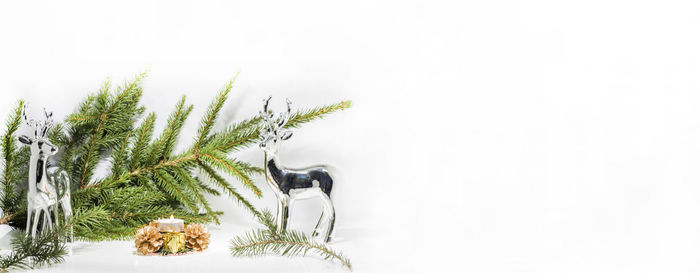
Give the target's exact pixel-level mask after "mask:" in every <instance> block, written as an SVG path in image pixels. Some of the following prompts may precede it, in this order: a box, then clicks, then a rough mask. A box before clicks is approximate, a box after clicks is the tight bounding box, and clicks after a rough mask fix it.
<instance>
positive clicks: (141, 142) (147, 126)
mask: <svg viewBox="0 0 700 273" xmlns="http://www.w3.org/2000/svg"><path fill="white" fill-rule="evenodd" d="M155 121H156V114H155V113H151V114H149V115H148V117H146V120H144V121H143V123H142V124H141V126H140V127H139V128H138V129H136V132H137V133H136V142H135V144H134V147H133V149H132V150H131V151H132V152H131V164H130V165H129V170H131V171H134V169H135V168H136V166H138V165H140V163H141V161H142V159H141V156H142V153H143V150H144V149H145V148H146V147H147V145H148V143H149V142H150V141H151V135H152V134H153V125H154V123H155Z"/></svg>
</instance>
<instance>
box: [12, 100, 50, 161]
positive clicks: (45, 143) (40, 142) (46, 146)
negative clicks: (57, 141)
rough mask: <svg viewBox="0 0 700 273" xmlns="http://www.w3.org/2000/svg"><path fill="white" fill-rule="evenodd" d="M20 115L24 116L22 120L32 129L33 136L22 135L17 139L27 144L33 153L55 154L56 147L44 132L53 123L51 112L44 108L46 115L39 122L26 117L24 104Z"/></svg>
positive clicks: (40, 154) (42, 154) (41, 154)
mask: <svg viewBox="0 0 700 273" xmlns="http://www.w3.org/2000/svg"><path fill="white" fill-rule="evenodd" d="M22 116H23V117H24V122H25V123H26V124H27V125H28V126H29V127H31V128H32V129H34V137H31V136H26V135H23V136H20V137H19V141H20V142H22V143H24V144H26V145H29V146H30V147H31V151H32V154H33V155H34V154H37V155H39V156H49V155H54V154H56V152H57V151H58V148H56V146H55V145H53V144H51V142H50V141H49V139H48V138H47V137H46V133H47V132H48V131H49V128H50V127H51V124H52V123H53V119H52V117H53V113H52V112H47V111H46V109H44V116H46V119H45V120H44V121H43V122H39V121H36V120H34V119H29V118H28V117H27V105H24V109H23V113H22Z"/></svg>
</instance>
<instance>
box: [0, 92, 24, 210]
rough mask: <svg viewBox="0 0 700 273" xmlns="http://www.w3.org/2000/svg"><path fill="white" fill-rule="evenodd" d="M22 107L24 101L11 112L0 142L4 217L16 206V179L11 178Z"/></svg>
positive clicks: (0, 201)
mask: <svg viewBox="0 0 700 273" xmlns="http://www.w3.org/2000/svg"><path fill="white" fill-rule="evenodd" d="M23 107H24V101H21V100H20V101H19V102H18V103H17V107H15V109H14V110H13V111H12V115H11V116H10V118H9V119H8V120H7V123H6V124H7V129H6V130H5V134H4V135H3V136H2V141H1V142H0V149H2V155H3V167H4V168H3V172H2V177H1V178H0V183H1V184H2V192H1V193H0V206H1V207H2V211H3V212H4V214H5V216H7V215H11V214H12V213H13V212H14V210H15V208H16V207H17V206H18V204H17V202H16V201H17V200H16V199H17V195H18V194H17V192H16V190H15V181H16V179H15V178H16V177H13V174H14V172H13V167H14V165H15V161H14V160H15V158H16V155H17V147H16V146H17V144H16V142H17V141H16V139H17V138H16V137H15V132H17V129H19V125H20V124H21V121H22V109H23Z"/></svg>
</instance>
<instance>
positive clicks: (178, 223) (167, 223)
mask: <svg viewBox="0 0 700 273" xmlns="http://www.w3.org/2000/svg"><path fill="white" fill-rule="evenodd" d="M158 229H159V230H160V232H183V231H184V230H185V221H184V220H182V219H175V217H173V216H172V215H170V219H158Z"/></svg>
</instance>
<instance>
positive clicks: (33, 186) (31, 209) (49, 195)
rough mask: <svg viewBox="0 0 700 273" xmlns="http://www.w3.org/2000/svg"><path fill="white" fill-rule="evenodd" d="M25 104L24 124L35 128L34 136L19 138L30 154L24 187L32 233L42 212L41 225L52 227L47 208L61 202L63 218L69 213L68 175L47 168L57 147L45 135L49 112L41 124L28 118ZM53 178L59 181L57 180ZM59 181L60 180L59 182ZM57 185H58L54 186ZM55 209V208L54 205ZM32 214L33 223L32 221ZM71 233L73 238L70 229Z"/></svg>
mask: <svg viewBox="0 0 700 273" xmlns="http://www.w3.org/2000/svg"><path fill="white" fill-rule="evenodd" d="M26 112H27V111H26V106H25V109H24V114H23V115H24V120H25V122H26V123H27V125H29V126H31V127H33V128H34V137H31V138H30V137H28V136H20V137H19V141H20V142H21V143H23V144H26V145H29V147H30V150H31V156H30V157H29V181H28V187H27V228H26V233H27V234H29V230H30V228H31V233H32V237H35V236H36V231H37V229H38V227H39V219H40V218H41V217H40V216H41V213H42V212H43V213H44V221H43V225H42V226H43V228H49V229H50V228H52V226H53V221H52V220H51V214H50V213H49V208H51V207H53V206H57V205H60V206H61V207H62V208H63V214H64V217H65V219H66V221H67V220H68V219H69V218H70V216H71V215H72V212H73V210H72V208H71V203H70V178H69V177H68V174H67V173H66V172H65V171H61V170H59V169H58V168H56V167H52V168H47V162H48V157H49V156H50V155H54V154H56V152H57V151H58V148H56V146H54V145H53V144H51V142H50V141H49V140H48V138H46V132H47V131H48V129H49V126H50V125H51V116H52V114H50V113H47V112H44V113H45V114H46V119H47V120H46V121H45V122H44V123H43V125H42V124H40V123H39V122H37V121H35V120H29V119H28V118H27V113H26ZM56 179H58V180H60V181H56ZM58 182H60V183H58ZM57 187H59V189H57ZM56 209H58V208H57V207H56ZM32 214H33V216H34V219H33V221H34V223H33V224H32ZM70 233H71V234H70V237H71V241H72V236H73V235H72V233H73V229H72V228H71V231H70Z"/></svg>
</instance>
